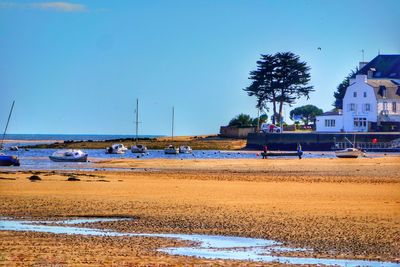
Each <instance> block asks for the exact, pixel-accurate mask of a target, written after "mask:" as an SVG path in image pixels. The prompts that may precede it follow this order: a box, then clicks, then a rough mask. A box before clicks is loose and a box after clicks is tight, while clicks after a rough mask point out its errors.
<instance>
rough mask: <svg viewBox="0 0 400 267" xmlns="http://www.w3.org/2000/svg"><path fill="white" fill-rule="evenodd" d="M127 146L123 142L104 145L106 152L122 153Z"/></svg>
mask: <svg viewBox="0 0 400 267" xmlns="http://www.w3.org/2000/svg"><path fill="white" fill-rule="evenodd" d="M127 150H128V148H126V147H125V146H124V145H123V144H113V145H112V146H110V147H106V154H124V153H125V152H126V151H127Z"/></svg>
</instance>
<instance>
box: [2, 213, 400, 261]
mask: <svg viewBox="0 0 400 267" xmlns="http://www.w3.org/2000/svg"><path fill="white" fill-rule="evenodd" d="M119 220H130V219H129V218H77V219H71V220H62V221H24V220H13V219H10V218H1V219H0V231H30V232H41V233H53V234H70V235H73V234H74V235H92V236H130V237H134V236H147V237H161V238H174V239H180V240H187V241H192V242H196V243H197V244H198V245H197V246H191V247H171V248H163V249H159V251H160V252H164V253H168V254H171V255H180V256H191V257H202V258H207V259H226V260H246V261H259V262H269V263H271V262H277V263H287V264H316V265H334V266H348V267H352V266H399V267H400V264H399V263H393V262H381V261H367V260H349V259H346V260H344V259H323V258H311V257H310V258H308V257H289V256H277V255H276V254H275V253H276V252H292V251H306V252H312V250H309V249H304V248H291V247H286V246H284V245H283V244H282V243H280V242H277V241H274V240H267V239H260V238H247V237H234V236H217V235H199V234H146V233H124V232H116V231H113V230H104V229H95V228H85V227H79V226H76V225H77V224H82V223H96V222H110V221H119ZM71 225H74V226H71Z"/></svg>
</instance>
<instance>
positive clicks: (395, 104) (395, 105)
mask: <svg viewBox="0 0 400 267" xmlns="http://www.w3.org/2000/svg"><path fill="white" fill-rule="evenodd" d="M392 111H393V112H394V113H396V112H397V103H396V102H393V103H392Z"/></svg>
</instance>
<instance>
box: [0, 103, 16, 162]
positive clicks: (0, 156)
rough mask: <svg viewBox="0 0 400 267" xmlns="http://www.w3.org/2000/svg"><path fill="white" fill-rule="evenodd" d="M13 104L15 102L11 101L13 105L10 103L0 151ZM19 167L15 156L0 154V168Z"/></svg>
mask: <svg viewBox="0 0 400 267" xmlns="http://www.w3.org/2000/svg"><path fill="white" fill-rule="evenodd" d="M14 104H15V101H13V103H12V106H11V110H10V114H8V119H7V124H6V128H5V129H4V133H3V138H2V139H1V143H0V148H1V149H3V143H4V139H5V137H6V133H7V128H8V123H9V122H10V118H11V114H12V111H13V109H14ZM19 165H20V163H19V159H18V157H17V156H8V155H4V154H2V153H0V166H19Z"/></svg>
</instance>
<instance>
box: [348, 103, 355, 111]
mask: <svg viewBox="0 0 400 267" xmlns="http://www.w3.org/2000/svg"><path fill="white" fill-rule="evenodd" d="M348 110H349V111H356V104H354V103H351V104H349V107H348Z"/></svg>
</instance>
